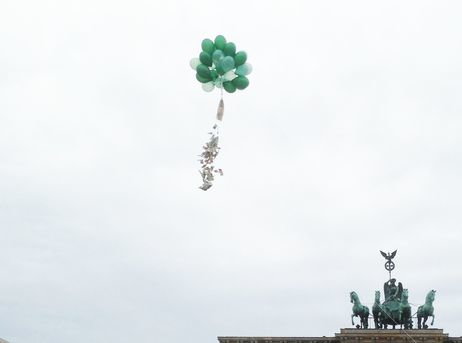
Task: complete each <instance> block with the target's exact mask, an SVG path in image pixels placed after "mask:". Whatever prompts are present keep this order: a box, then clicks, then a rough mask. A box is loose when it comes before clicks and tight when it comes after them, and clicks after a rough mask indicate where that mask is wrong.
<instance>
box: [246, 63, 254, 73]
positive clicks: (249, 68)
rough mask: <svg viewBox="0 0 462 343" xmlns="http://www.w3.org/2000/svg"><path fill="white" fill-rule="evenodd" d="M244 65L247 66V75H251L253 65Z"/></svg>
mask: <svg viewBox="0 0 462 343" xmlns="http://www.w3.org/2000/svg"><path fill="white" fill-rule="evenodd" d="M244 65H246V66H247V75H249V74H250V73H251V72H252V70H253V69H252V65H251V64H250V63H245V64H244Z"/></svg>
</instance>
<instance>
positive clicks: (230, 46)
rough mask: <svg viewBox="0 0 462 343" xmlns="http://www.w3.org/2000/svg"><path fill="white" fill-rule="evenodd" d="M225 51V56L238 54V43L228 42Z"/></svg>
mask: <svg viewBox="0 0 462 343" xmlns="http://www.w3.org/2000/svg"><path fill="white" fill-rule="evenodd" d="M223 52H224V53H225V56H231V57H234V55H235V54H236V45H235V44H234V43H232V42H229V43H226V45H225V48H224V49H223Z"/></svg>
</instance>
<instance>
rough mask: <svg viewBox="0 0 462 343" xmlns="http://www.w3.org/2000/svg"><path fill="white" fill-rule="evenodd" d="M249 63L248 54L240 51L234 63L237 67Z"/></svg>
mask: <svg viewBox="0 0 462 343" xmlns="http://www.w3.org/2000/svg"><path fill="white" fill-rule="evenodd" d="M245 61H247V53H246V52H245V51H239V52H238V53H237V54H236V56H234V63H235V64H236V67H238V66H240V65H242V64H244V63H245Z"/></svg>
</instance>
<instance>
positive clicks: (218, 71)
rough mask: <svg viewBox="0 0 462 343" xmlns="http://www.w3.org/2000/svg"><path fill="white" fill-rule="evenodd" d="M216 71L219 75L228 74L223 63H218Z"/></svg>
mask: <svg viewBox="0 0 462 343" xmlns="http://www.w3.org/2000/svg"><path fill="white" fill-rule="evenodd" d="M216 70H217V73H218V75H223V74H224V73H226V72H225V71H224V69H223V66H222V65H221V63H218V65H217V68H216Z"/></svg>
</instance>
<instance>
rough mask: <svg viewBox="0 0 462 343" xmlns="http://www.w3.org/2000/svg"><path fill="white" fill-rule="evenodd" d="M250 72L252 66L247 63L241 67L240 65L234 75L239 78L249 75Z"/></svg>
mask: <svg viewBox="0 0 462 343" xmlns="http://www.w3.org/2000/svg"><path fill="white" fill-rule="evenodd" d="M251 72H252V65H251V64H249V63H245V64H243V65H240V66H239V67H237V68H236V71H235V73H236V75H239V76H245V75H249V74H250V73H251Z"/></svg>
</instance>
